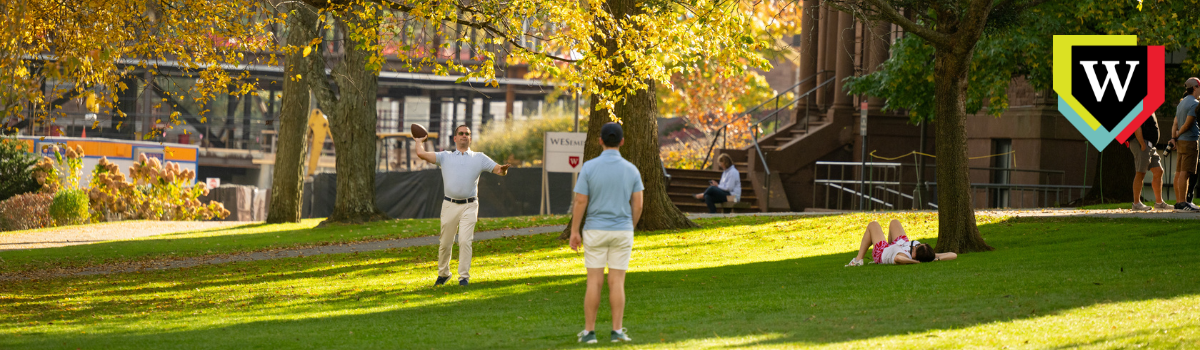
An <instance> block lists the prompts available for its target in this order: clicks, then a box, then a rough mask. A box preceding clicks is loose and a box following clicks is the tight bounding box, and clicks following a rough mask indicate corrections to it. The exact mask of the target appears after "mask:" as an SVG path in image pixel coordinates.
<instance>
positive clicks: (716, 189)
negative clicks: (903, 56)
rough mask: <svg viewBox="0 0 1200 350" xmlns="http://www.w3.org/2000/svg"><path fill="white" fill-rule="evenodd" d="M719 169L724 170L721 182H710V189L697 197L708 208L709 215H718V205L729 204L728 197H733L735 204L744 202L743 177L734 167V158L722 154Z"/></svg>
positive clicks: (719, 158) (718, 162) (718, 164)
mask: <svg viewBox="0 0 1200 350" xmlns="http://www.w3.org/2000/svg"><path fill="white" fill-rule="evenodd" d="M717 168H718V169H721V170H722V172H721V182H716V181H713V180H708V185H709V186H708V189H706V190H704V193H697V194H696V195H695V197H696V199H698V200H702V201H704V204H705V205H707V206H708V212H709V213H716V212H717V203H725V202H728V201H729V199H728V198H727V197H728V196H733V201H734V202H738V201H741V200H742V176H741V174H739V173H738V170H737V168H734V167H733V157H730V156H729V154H727V153H722V154H721V156H720V157H717Z"/></svg>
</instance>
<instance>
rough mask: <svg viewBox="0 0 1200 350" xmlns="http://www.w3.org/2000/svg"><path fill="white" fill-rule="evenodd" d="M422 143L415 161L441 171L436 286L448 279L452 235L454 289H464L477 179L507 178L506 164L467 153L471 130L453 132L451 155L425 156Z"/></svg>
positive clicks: (476, 208)
mask: <svg viewBox="0 0 1200 350" xmlns="http://www.w3.org/2000/svg"><path fill="white" fill-rule="evenodd" d="M425 139H426V137H422V138H419V139H416V143H417V147H416V148H417V157H420V158H421V159H424V160H425V161H427V162H430V163H434V164H437V165H438V166H439V167H440V168H441V169H442V186H443V188H444V190H445V194H446V196H445V198H444V200H443V201H442V232H441V233H442V237H441V242H440V243H441V245H440V246H438V278H437V281H435V282H434V283H433V285H435V286H438V285H442V284H445V283H446V280H449V279H450V252H451V251H452V250H453V249H454V235H455V234H457V235H458V285H460V286H466V285H467V283H468V280H470V279H471V273H470V270H471V241H473V240H474V239H475V222H476V221H478V220H479V201H478V198H476V195H477V194H478V193H479V175H480V174H483V173H485V172H491V173H493V174H496V175H500V176H505V175H508V167H509V165H508V164H505V165H499V164H496V162H495V161H492V158H489V157H488V156H487V155H486V154H483V153H479V152H472V151H471V128H470V127H468V126H466V125H459V126H458V127H457V128H454V148H455V150H453V151H441V152H437V153H434V152H425Z"/></svg>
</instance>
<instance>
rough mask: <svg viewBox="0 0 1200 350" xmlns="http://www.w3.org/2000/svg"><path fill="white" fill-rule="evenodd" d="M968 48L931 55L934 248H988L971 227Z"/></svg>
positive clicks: (969, 62)
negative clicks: (934, 142)
mask: <svg viewBox="0 0 1200 350" xmlns="http://www.w3.org/2000/svg"><path fill="white" fill-rule="evenodd" d="M974 46H975V45H974V44H972V45H970V47H969V48H962V47H951V48H937V50H936V51H935V54H934V81H936V82H938V83H937V84H936V88H935V90H934V94H935V96H934V98H935V101H936V105H937V106H936V107H935V108H936V115H937V118H936V120H935V122H936V125H937V145H936V149H937V156H938V166H937V174H938V184H937V185H938V240H937V247H936V250H937V251H938V252H956V253H966V252H975V251H989V250H992V247H990V246H988V245H987V243H985V242H984V241H983V236H981V235H980V234H979V228H978V227H976V226H975V209H974V206H973V204H972V203H971V202H972V201H971V179H970V176H969V173H968V170H967V138H966V135H967V127H966V121H967V113H966V92H967V82H968V80H967V72H968V70H969V68H970V64H971V56H972V53H973V51H974Z"/></svg>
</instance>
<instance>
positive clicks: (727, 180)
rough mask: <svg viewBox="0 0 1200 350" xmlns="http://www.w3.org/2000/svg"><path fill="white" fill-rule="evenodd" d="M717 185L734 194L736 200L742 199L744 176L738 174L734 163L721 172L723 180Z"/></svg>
mask: <svg viewBox="0 0 1200 350" xmlns="http://www.w3.org/2000/svg"><path fill="white" fill-rule="evenodd" d="M717 187H719V188H720V189H722V190H725V192H729V194H731V195H733V198H735V200H734V201H735V202H741V201H742V177H741V176H738V171H737V168H734V167H733V166H732V165H730V166H729V168H726V169H725V172H723V173H721V182H719V183H717Z"/></svg>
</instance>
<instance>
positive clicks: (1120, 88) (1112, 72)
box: [1079, 61, 1141, 102]
mask: <svg viewBox="0 0 1200 350" xmlns="http://www.w3.org/2000/svg"><path fill="white" fill-rule="evenodd" d="M1096 63H1101V64H1104V68H1105V69H1106V70H1108V75H1107V76H1105V77H1104V85H1100V84H1101V83H1100V82H1099V81H1097V80H1096ZM1117 63H1121V61H1102V62H1097V61H1079V64H1081V65H1083V69H1084V70H1085V71H1087V76H1088V81H1089V82H1091V83H1092V92H1093V93H1095V94H1096V102H1100V99H1101V98H1102V97H1104V92H1105V91H1107V90H1108V83H1109V82H1112V85H1113V88H1114V89H1116V90H1117V101H1120V102H1124V101H1125V92H1126V91H1129V83H1130V82H1131V81H1132V80H1133V79H1132V78H1133V71H1134V70H1136V69H1137V66H1138V64H1139V63H1141V62H1138V61H1125V64H1127V65H1129V73H1127V74H1126V75H1125V83H1124V84H1122V83H1121V81H1120V80H1118V79H1117Z"/></svg>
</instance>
